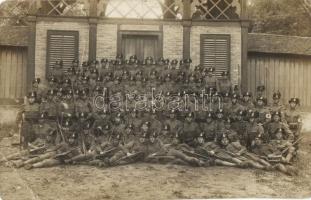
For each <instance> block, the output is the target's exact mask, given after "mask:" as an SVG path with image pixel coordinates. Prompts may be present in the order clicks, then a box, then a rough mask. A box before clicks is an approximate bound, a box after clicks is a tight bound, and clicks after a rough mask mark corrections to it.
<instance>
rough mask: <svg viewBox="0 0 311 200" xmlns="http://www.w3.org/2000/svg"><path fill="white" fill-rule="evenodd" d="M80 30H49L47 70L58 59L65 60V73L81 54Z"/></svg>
mask: <svg viewBox="0 0 311 200" xmlns="http://www.w3.org/2000/svg"><path fill="white" fill-rule="evenodd" d="M78 41H79V32H77V31H54V30H53V31H48V37H47V42H48V44H47V68H48V70H47V72H49V71H50V69H51V67H52V66H54V65H55V62H56V61H57V60H63V69H64V73H66V72H67V69H68V68H69V67H70V66H71V65H72V61H73V60H74V59H77V58H78V54H79V43H78Z"/></svg>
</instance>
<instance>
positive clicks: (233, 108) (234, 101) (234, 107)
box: [228, 93, 244, 114]
mask: <svg viewBox="0 0 311 200" xmlns="http://www.w3.org/2000/svg"><path fill="white" fill-rule="evenodd" d="M238 99H239V95H238V94H236V93H234V94H232V96H231V103H230V105H229V109H228V110H229V111H230V112H231V113H233V114H234V113H237V112H238V111H239V110H242V109H243V110H244V108H243V106H242V105H240V103H239V101H238Z"/></svg>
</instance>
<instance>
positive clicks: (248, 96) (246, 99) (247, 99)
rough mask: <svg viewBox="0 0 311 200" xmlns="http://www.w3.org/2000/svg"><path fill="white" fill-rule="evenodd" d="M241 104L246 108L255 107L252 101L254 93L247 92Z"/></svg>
mask: <svg viewBox="0 0 311 200" xmlns="http://www.w3.org/2000/svg"><path fill="white" fill-rule="evenodd" d="M240 104H241V105H242V106H243V108H244V110H250V109H253V108H254V104H253V102H252V94H251V93H250V92H245V93H244V94H243V98H242V100H241V102H240Z"/></svg>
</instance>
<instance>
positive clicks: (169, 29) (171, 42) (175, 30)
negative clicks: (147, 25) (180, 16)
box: [163, 25, 183, 60]
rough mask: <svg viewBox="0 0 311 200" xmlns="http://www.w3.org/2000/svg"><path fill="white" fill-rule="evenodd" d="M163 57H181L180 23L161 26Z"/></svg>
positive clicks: (181, 29) (181, 28) (181, 34)
mask: <svg viewBox="0 0 311 200" xmlns="http://www.w3.org/2000/svg"><path fill="white" fill-rule="evenodd" d="M163 57H164V58H169V59H178V60H180V59H182V57H183V27H182V26H181V25H164V26H163Z"/></svg>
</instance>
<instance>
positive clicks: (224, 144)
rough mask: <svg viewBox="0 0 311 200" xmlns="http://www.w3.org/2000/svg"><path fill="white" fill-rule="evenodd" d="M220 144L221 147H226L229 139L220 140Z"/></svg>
mask: <svg viewBox="0 0 311 200" xmlns="http://www.w3.org/2000/svg"><path fill="white" fill-rule="evenodd" d="M221 144H222V145H223V146H227V145H228V144H229V139H228V138H226V137H225V138H222V140H221Z"/></svg>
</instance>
